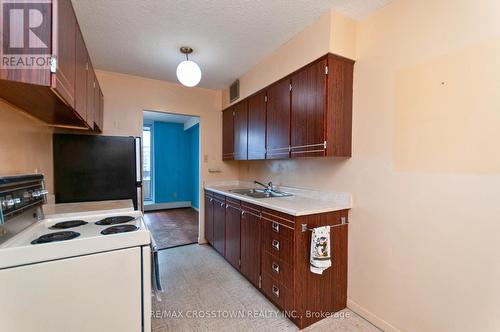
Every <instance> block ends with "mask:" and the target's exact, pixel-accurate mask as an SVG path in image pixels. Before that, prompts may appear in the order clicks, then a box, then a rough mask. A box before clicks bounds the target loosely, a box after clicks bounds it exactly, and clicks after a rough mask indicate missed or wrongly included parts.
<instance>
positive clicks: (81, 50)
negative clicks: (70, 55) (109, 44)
mask: <svg viewBox="0 0 500 332" xmlns="http://www.w3.org/2000/svg"><path fill="white" fill-rule="evenodd" d="M87 66H88V55H87V49H86V47H85V43H84V41H83V36H82V33H81V31H80V29H79V28H78V27H77V28H76V76H75V110H76V112H77V113H78V115H79V116H80V117H81V118H82V119H83V120H84V121H85V122H87V118H88V115H87V112H88V110H87V108H88V107H87V106H88V105H87ZM90 93H93V91H90ZM88 125H89V126H90V127H93V125H94V123H88Z"/></svg>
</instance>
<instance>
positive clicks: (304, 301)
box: [205, 190, 348, 329]
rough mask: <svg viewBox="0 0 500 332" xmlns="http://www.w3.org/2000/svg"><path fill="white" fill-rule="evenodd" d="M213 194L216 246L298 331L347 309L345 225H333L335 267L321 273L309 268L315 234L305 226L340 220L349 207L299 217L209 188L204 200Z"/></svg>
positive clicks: (332, 222)
mask: <svg viewBox="0 0 500 332" xmlns="http://www.w3.org/2000/svg"><path fill="white" fill-rule="evenodd" d="M210 196H212V197H213V203H210V202H209V203H208V205H205V209H206V210H205V211H206V213H210V212H207V211H209V210H210V209H213V220H212V222H213V225H214V226H213V229H214V240H213V243H212V246H213V247H214V248H215V249H216V250H217V251H218V252H219V253H220V254H221V255H223V256H224V257H225V258H226V259H227V260H228V261H229V262H230V263H231V264H232V265H233V266H234V267H235V268H238V269H239V270H240V272H241V273H242V274H243V275H244V276H245V277H246V278H247V279H248V280H249V281H250V282H251V283H252V284H254V285H255V286H256V287H258V288H259V289H260V290H261V292H262V293H263V294H264V296H266V297H267V298H268V299H269V300H270V301H271V302H273V303H274V304H275V305H276V306H277V307H278V308H279V309H280V310H282V311H285V314H287V315H289V316H288V317H289V318H290V319H291V320H292V321H293V323H294V324H296V325H297V326H298V327H299V328H300V329H303V328H305V327H307V326H309V325H311V324H313V323H315V322H317V321H319V320H321V319H323V318H325V317H326V316H327V315H329V314H330V315H331V314H333V313H334V312H337V311H339V310H342V309H344V308H345V307H346V305H347V235H348V228H347V225H345V226H341V227H333V228H331V230H330V240H331V255H332V267H330V268H329V269H327V270H325V271H324V272H323V274H321V275H319V274H314V273H312V272H311V271H310V269H309V255H310V246H311V232H310V231H309V230H307V231H305V232H302V224H307V227H308V228H314V227H320V226H326V225H337V224H341V223H342V220H343V219H345V220H346V221H347V218H348V210H342V211H334V212H326V213H321V214H313V215H307V216H297V217H295V216H290V215H287V214H284V213H281V212H278V211H274V210H270V209H267V208H261V207H259V206H257V205H254V204H249V203H246V202H240V201H238V200H235V199H233V198H230V197H224V196H223V195H220V194H216V193H211V192H210V191H208V190H207V191H206V196H205V202H206V204H207V199H208V200H209V198H210ZM211 204H212V205H211ZM226 204H228V206H227V208H226V207H225V206H226ZM209 222H210V220H209ZM224 225H225V229H224ZM207 234H208V233H207ZM221 236H222V238H221ZM224 248H225V250H224Z"/></svg>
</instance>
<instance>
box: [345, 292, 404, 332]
mask: <svg viewBox="0 0 500 332" xmlns="http://www.w3.org/2000/svg"><path fill="white" fill-rule="evenodd" d="M347 307H348V308H349V309H351V310H352V311H353V312H355V313H357V314H358V315H360V316H361V317H363V318H364V319H366V320H367V321H369V322H370V323H372V324H373V325H375V326H376V327H378V328H379V329H381V330H382V331H385V332H402V331H401V330H400V329H398V328H396V327H394V326H392V325H391V324H389V323H388V322H386V321H385V320H383V319H382V318H380V317H378V316H377V315H375V314H374V313H372V312H371V311H368V310H367V309H366V308H364V307H362V306H361V305H359V304H358V303H356V302H354V301H353V300H351V299H347Z"/></svg>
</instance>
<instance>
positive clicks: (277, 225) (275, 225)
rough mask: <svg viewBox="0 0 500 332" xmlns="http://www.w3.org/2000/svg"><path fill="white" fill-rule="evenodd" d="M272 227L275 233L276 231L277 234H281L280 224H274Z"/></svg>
mask: <svg viewBox="0 0 500 332" xmlns="http://www.w3.org/2000/svg"><path fill="white" fill-rule="evenodd" d="M271 227H272V228H273V231H275V232H276V233H279V232H280V225H279V224H277V223H275V222H273V224H272V226H271Z"/></svg>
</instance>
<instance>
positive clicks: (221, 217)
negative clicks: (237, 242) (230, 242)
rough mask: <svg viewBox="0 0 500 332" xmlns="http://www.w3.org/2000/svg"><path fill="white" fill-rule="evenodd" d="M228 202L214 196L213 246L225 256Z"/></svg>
mask: <svg viewBox="0 0 500 332" xmlns="http://www.w3.org/2000/svg"><path fill="white" fill-rule="evenodd" d="M225 206H226V204H225V202H224V200H217V199H215V198H214V217H213V218H214V219H213V224H214V235H213V246H214V248H215V250H217V251H218V252H219V254H221V255H223V256H224V253H225V233H226V226H225V224H226V223H225V219H226V207H225Z"/></svg>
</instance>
